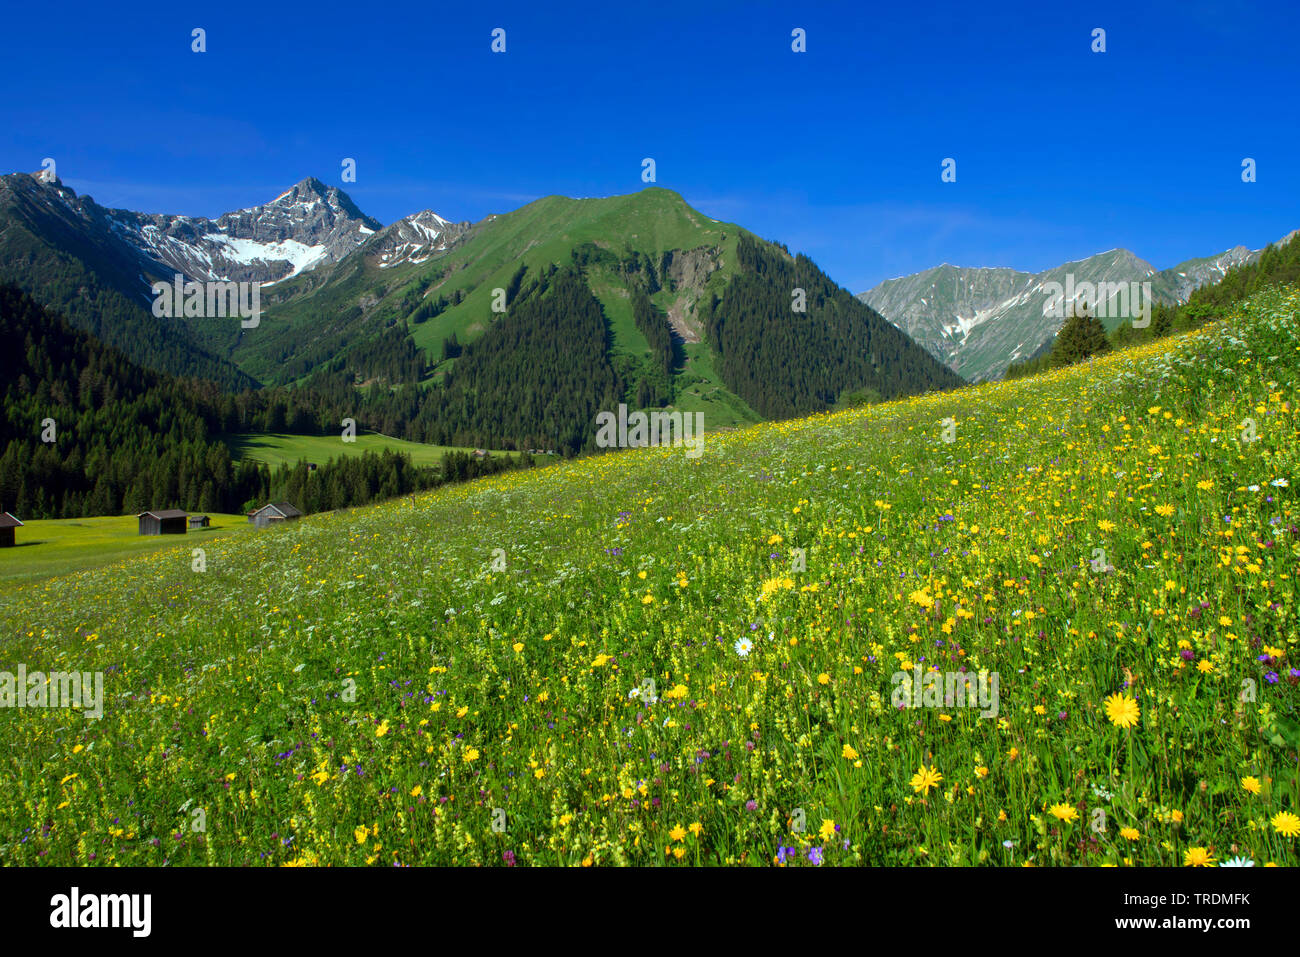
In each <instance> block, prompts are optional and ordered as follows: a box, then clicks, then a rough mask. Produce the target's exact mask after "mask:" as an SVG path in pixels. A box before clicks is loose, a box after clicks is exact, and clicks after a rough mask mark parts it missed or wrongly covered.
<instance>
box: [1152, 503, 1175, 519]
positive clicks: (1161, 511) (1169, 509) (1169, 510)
mask: <svg viewBox="0 0 1300 957" xmlns="http://www.w3.org/2000/svg"><path fill="white" fill-rule="evenodd" d="M1156 514H1157V515H1161V516H1163V517H1164V518H1168V517H1169V516H1170V515H1172V514H1174V507H1173V506H1172V505H1157V506H1156Z"/></svg>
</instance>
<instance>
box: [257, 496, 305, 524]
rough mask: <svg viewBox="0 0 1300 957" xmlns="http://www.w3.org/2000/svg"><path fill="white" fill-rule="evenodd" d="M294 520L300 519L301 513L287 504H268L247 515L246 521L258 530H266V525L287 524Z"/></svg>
mask: <svg viewBox="0 0 1300 957" xmlns="http://www.w3.org/2000/svg"><path fill="white" fill-rule="evenodd" d="M296 518H302V512H300V511H298V510H297V509H296V508H294V507H293V506H292V505H290V504H289V503H288V502H270V503H269V504H267V505H263V506H262V507H261V508H259V509H257V510H255V511H252V512H249V513H248V520H249V521H250V522H251V523H252V524H253V525H255V526H257V527H258V528H266V527H267V526H268V525H273V524H275V523H277V522H288V521H292V520H293V519H296Z"/></svg>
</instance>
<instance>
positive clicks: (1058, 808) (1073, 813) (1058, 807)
mask: <svg viewBox="0 0 1300 957" xmlns="http://www.w3.org/2000/svg"><path fill="white" fill-rule="evenodd" d="M1047 811H1048V813H1049V814H1051V815H1052V817H1054V818H1056V819H1057V820H1058V821H1064V822H1065V823H1066V824H1072V823H1074V822H1075V821H1076V820H1078V818H1079V811H1078V809H1077V808H1075V807H1074V805H1072V804H1053V805H1052V806H1051V807H1050V808H1048V809H1047Z"/></svg>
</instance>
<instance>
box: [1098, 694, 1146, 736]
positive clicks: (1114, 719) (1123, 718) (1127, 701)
mask: <svg viewBox="0 0 1300 957" xmlns="http://www.w3.org/2000/svg"><path fill="white" fill-rule="evenodd" d="M1141 716H1142V710H1141V709H1140V708H1139V707H1138V703H1137V702H1136V701H1135V700H1133V699H1132V698H1130V697H1129V696H1128V695H1123V694H1113V695H1111V696H1110V697H1109V698H1107V699H1106V717H1108V718H1110V723H1111V724H1114V725H1118V726H1119V727H1121V728H1131V727H1133V726H1134V725H1136V724H1137V723H1138V718H1139V717H1141Z"/></svg>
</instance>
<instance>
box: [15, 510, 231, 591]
mask: <svg viewBox="0 0 1300 957" xmlns="http://www.w3.org/2000/svg"><path fill="white" fill-rule="evenodd" d="M208 517H209V519H210V520H211V522H212V525H211V527H210V528H205V529H191V530H190V531H188V532H186V534H184V535H141V534H140V533H139V532H140V526H139V522H138V521H137V520H136V517H135V516H134V515H109V516H95V517H94V518H60V519H39V520H32V521H29V522H27V523H26V524H25V525H24V526H23V527H22V528H19V529H17V530H16V531H17V536H16V539H17V544H16V546H15V547H14V548H0V581H3V582H5V583H7V584H12V583H14V582H19V581H31V580H35V579H42V578H49V577H51V576H54V575H68V574H71V573H72V572H80V571H86V570H87V569H91V568H100V567H102V566H105V565H114V564H118V563H123V562H128V561H130V560H131V559H133V558H138V557H139V556H141V555H149V554H152V553H153V552H157V551H160V550H162V549H173V550H176V551H177V553H178V554H183V556H184V557H185V560H186V562H187V563H188V561H189V555H190V552H191V550H192V549H194V548H198V547H200V546H203V547H206V543H207V542H209V541H212V540H214V539H218V538H223V537H225V536H227V535H232V534H235V535H238V534H243V533H244V532H245V531H247V530H248V529H249V528H251V527H252V526H250V525H249V524H248V518H247V516H244V515H220V514H216V513H210V514H209V516H208Z"/></svg>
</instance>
